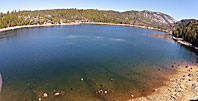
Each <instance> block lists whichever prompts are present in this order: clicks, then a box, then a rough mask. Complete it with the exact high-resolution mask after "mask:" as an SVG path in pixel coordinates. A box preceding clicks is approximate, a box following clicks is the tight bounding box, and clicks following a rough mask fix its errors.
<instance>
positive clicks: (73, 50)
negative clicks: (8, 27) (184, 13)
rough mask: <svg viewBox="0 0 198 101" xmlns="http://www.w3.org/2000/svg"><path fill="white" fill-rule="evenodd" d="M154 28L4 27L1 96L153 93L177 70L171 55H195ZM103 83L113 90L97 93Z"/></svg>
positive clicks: (31, 100) (64, 98)
mask: <svg viewBox="0 0 198 101" xmlns="http://www.w3.org/2000/svg"><path fill="white" fill-rule="evenodd" d="M153 33H159V34H164V33H161V32H158V31H152V30H146V29H137V28H130V27H121V26H109V25H74V26H55V27H39V28H26V29H18V30H14V31H9V32H3V33H0V35H1V37H2V38H1V39H0V73H1V74H2V78H3V88H2V93H1V98H2V100H5V101H10V99H12V101H23V100H24V99H26V100H27V101H36V100H38V98H39V97H40V96H39V94H38V93H39V92H41V91H42V92H47V93H48V95H49V97H48V98H42V100H46V101H79V100H81V101H85V100H115V99H125V98H130V95H131V94H133V95H135V96H142V95H146V94H149V93H151V92H152V91H153V89H155V87H158V86H160V85H163V83H162V81H164V80H166V75H168V74H170V73H172V72H174V69H172V68H169V66H170V65H171V64H173V61H176V62H186V61H187V62H192V61H194V62H196V61H197V55H196V54H195V53H194V52H192V51H190V50H189V49H186V48H184V47H183V46H181V45H179V44H177V43H175V42H169V41H166V40H162V39H158V38H154V37H151V36H150V35H151V34H153ZM159 68H160V71H158V69H159ZM81 78H83V79H84V80H83V81H81V80H80V79H81ZM111 79H113V80H111ZM100 88H101V89H109V90H110V91H109V92H111V91H112V92H111V93H108V94H106V95H105V96H100V95H98V94H96V93H95V92H96V90H98V89H100ZM54 90H56V91H57V92H61V91H64V92H65V94H64V95H61V96H57V97H54V96H53V94H51V93H50V92H53V91H54ZM11 97H12V98H11ZM22 99H23V100H22Z"/></svg>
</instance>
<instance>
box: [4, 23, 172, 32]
mask: <svg viewBox="0 0 198 101" xmlns="http://www.w3.org/2000/svg"><path fill="white" fill-rule="evenodd" d="M79 24H96V25H114V26H127V27H134V28H142V29H150V30H155V31H161V32H165V33H168V34H172V32H170V31H167V30H161V29H158V28H154V27H147V26H139V25H130V24H115V23H102V22H72V23H61V24H51V23H47V24H41V25H23V26H13V27H7V28H1V29H0V32H4V31H10V30H15V29H21V28H31V27H47V26H64V25H79Z"/></svg>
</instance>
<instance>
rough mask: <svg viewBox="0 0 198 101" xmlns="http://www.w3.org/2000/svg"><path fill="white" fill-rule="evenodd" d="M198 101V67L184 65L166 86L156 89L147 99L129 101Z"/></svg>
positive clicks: (170, 78) (131, 100)
mask: <svg viewBox="0 0 198 101" xmlns="http://www.w3.org/2000/svg"><path fill="white" fill-rule="evenodd" d="M190 100H198V66H196V65H183V66H179V67H178V68H177V73H176V74H173V75H171V76H170V77H169V81H167V82H166V86H163V87H160V88H158V89H155V92H154V93H152V94H151V95H148V96H146V97H139V98H134V99H130V100H129V101H190Z"/></svg>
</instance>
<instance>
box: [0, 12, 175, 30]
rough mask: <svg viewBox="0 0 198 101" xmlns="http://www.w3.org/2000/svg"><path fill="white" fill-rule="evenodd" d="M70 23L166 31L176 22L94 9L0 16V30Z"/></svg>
mask: <svg viewBox="0 0 198 101" xmlns="http://www.w3.org/2000/svg"><path fill="white" fill-rule="evenodd" d="M71 22H104V23H116V24H131V25H139V26H147V27H154V28H159V29H163V30H168V29H170V28H172V27H173V25H174V23H175V22H176V20H174V19H173V18H172V17H170V16H168V15H166V14H163V13H160V12H151V11H127V12H117V11H103V10H95V9H88V10H83V9H55V10H38V11H18V12H16V11H15V12H11V13H10V12H8V13H6V14H3V13H1V14H0V28H6V27H11V26H17V25H28V24H29V25H33V24H46V23H52V24H57V23H71Z"/></svg>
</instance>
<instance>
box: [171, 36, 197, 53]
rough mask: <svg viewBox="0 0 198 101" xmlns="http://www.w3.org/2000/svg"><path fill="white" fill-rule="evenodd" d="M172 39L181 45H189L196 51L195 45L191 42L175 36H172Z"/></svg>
mask: <svg viewBox="0 0 198 101" xmlns="http://www.w3.org/2000/svg"><path fill="white" fill-rule="evenodd" d="M173 40H175V41H176V42H178V43H180V44H182V45H185V46H188V47H191V48H193V49H195V50H197V51H198V47H195V46H193V45H192V44H191V43H189V42H186V41H184V40H183V39H182V38H176V37H174V36H173Z"/></svg>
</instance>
